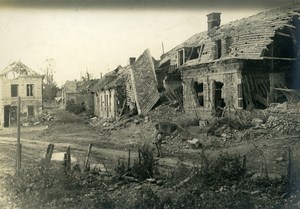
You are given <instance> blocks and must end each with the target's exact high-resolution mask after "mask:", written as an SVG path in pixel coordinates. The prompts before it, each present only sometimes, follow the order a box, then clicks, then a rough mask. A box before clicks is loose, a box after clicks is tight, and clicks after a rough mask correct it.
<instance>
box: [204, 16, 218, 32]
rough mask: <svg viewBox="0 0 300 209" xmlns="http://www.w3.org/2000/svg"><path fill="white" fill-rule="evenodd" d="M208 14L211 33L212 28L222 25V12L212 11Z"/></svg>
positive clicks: (208, 30) (208, 29)
mask: <svg viewBox="0 0 300 209" xmlns="http://www.w3.org/2000/svg"><path fill="white" fill-rule="evenodd" d="M206 16H207V33H208V34H210V32H211V30H212V29H213V28H215V27H219V26H220V25H221V13H218V12H212V13H210V14H208V15H206Z"/></svg>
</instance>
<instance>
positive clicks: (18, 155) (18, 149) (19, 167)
mask: <svg viewBox="0 0 300 209" xmlns="http://www.w3.org/2000/svg"><path fill="white" fill-rule="evenodd" d="M20 108H21V97H18V109H17V125H18V131H17V171H20V169H21V159H22V158H21V153H22V144H21V139H20V138H21V120H20V114H21V111H20Z"/></svg>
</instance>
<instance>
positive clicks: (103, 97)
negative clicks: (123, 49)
mask: <svg viewBox="0 0 300 209" xmlns="http://www.w3.org/2000/svg"><path fill="white" fill-rule="evenodd" d="M128 75H129V70H128V68H127V67H125V68H122V67H121V66H119V67H118V68H116V69H115V70H113V71H112V72H110V73H108V74H106V75H105V76H104V77H103V78H101V79H100V80H99V81H98V82H97V83H96V84H95V85H94V86H93V87H92V89H91V90H92V92H93V95H94V104H95V109H94V114H95V115H96V116H97V117H99V118H104V119H111V120H117V119H119V117H120V116H121V115H122V114H123V113H125V112H128V111H129V106H128V105H127V100H128V99H127V96H126V95H127V94H126V89H127V88H130V87H129V86H128V85H129V84H130V82H128ZM132 108H134V107H132Z"/></svg>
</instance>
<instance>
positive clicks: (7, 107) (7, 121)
mask: <svg viewBox="0 0 300 209" xmlns="http://www.w3.org/2000/svg"><path fill="white" fill-rule="evenodd" d="M9 112H10V105H5V106H4V124H3V126H4V127H9V125H10V119H9V118H10V114H9Z"/></svg>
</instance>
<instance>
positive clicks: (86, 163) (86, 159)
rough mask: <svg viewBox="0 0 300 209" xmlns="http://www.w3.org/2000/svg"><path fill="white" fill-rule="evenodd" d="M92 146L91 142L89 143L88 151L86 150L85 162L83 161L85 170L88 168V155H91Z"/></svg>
mask: <svg viewBox="0 0 300 209" xmlns="http://www.w3.org/2000/svg"><path fill="white" fill-rule="evenodd" d="M92 147H93V144H92V143H90V144H89V148H88V151H87V156H86V158H85V162H84V167H85V169H86V170H88V168H89V164H90V163H89V160H90V155H91V151H92Z"/></svg>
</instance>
